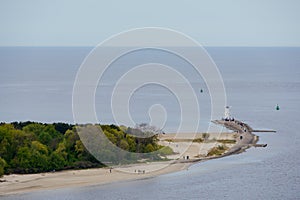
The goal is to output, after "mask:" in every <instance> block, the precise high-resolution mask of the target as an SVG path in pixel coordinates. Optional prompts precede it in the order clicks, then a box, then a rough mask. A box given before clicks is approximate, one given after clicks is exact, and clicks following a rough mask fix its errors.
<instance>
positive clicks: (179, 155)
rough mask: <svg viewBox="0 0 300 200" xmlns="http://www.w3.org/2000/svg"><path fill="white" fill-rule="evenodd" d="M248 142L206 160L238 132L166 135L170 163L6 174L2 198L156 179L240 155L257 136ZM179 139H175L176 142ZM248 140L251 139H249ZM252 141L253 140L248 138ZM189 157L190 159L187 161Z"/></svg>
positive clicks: (239, 142) (162, 139)
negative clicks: (204, 140) (193, 166)
mask: <svg viewBox="0 0 300 200" xmlns="http://www.w3.org/2000/svg"><path fill="white" fill-rule="evenodd" d="M242 134H243V135H244V137H245V138H246V140H237V142H236V143H235V144H226V145H227V146H228V147H229V149H228V150H226V151H225V152H224V153H223V155H221V156H211V157H207V156H206V155H207V152H208V151H209V150H210V149H211V148H213V147H215V146H217V145H220V143H218V142H216V139H218V140H233V139H237V133H235V132H232V133H221V134H219V133H209V137H208V138H207V139H206V140H207V141H206V142H201V143H200V142H191V141H188V138H191V137H192V138H200V137H202V134H200V133H199V134H196V135H195V134H191V135H190V134H188V133H187V134H181V135H185V137H180V138H178V137H176V134H165V135H162V136H161V137H160V143H161V144H162V145H165V146H170V147H171V148H172V149H173V151H174V152H175V153H176V154H174V155H170V156H168V158H169V159H171V160H170V161H161V162H146V163H138V164H132V165H125V166H116V167H113V168H112V169H111V168H97V169H85V170H67V171H60V172H49V173H41V174H26V175H19V174H11V175H6V176H4V177H3V178H1V180H4V182H1V183H0V196H1V195H10V194H18V193H27V192H32V191H37V190H46V189H47V190H49V189H58V188H64V187H79V186H80V187H82V186H89V185H101V184H107V183H113V182H120V181H131V180H137V179H144V178H150V177H155V176H158V175H162V174H167V173H172V172H177V171H180V170H185V169H188V167H189V166H191V165H192V164H193V163H195V162H199V161H204V160H209V159H213V158H217V157H223V156H225V155H231V154H233V153H238V152H240V150H241V148H244V149H245V148H248V147H250V145H249V144H251V143H256V142H257V140H253V137H254V135H253V134H252V133H251V130H249V132H248V131H247V132H244V133H242ZM174 138H176V139H174ZM247 138H248V139H247ZM249 138H250V139H249ZM186 156H189V159H188V160H187V159H186Z"/></svg>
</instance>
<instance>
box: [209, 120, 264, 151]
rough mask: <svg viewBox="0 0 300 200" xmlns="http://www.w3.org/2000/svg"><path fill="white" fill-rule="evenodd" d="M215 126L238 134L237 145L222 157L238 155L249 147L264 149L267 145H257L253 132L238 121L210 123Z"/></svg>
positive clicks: (215, 121) (246, 125)
mask: <svg viewBox="0 0 300 200" xmlns="http://www.w3.org/2000/svg"><path fill="white" fill-rule="evenodd" d="M212 122H213V123H215V124H218V125H221V126H224V127H226V128H227V129H229V130H232V131H234V132H236V133H238V138H237V139H238V142H237V144H236V145H235V146H234V147H232V148H231V149H230V150H229V151H228V152H227V153H225V154H224V156H226V155H229V154H233V153H240V152H243V151H245V150H246V149H247V148H250V147H266V146H267V144H257V142H258V136H256V135H254V134H253V133H252V132H254V130H253V129H252V128H251V127H250V126H249V125H248V124H246V123H244V122H241V121H238V120H234V119H232V120H228V119H223V120H214V121H212Z"/></svg>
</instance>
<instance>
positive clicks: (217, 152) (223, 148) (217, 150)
mask: <svg viewBox="0 0 300 200" xmlns="http://www.w3.org/2000/svg"><path fill="white" fill-rule="evenodd" d="M227 149H228V147H227V146H225V145H218V146H217V147H213V148H212V149H211V150H209V152H208V153H207V156H220V155H222V154H223V153H224V152H225V151H226V150H227Z"/></svg>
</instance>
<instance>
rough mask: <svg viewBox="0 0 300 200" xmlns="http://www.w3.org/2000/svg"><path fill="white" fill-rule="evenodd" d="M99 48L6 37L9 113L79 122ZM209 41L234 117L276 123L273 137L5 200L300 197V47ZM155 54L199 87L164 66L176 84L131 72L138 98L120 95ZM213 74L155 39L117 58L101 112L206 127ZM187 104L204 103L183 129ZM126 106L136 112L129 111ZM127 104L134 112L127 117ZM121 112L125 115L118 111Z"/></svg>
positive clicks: (5, 104)
mask: <svg viewBox="0 0 300 200" xmlns="http://www.w3.org/2000/svg"><path fill="white" fill-rule="evenodd" d="M91 50H92V48H91V47H0V70H1V71H0V72H1V73H0V94H1V97H0V121H2V122H13V121H28V120H30V121H38V122H45V123H52V122H66V123H76V120H74V118H73V114H74V113H73V111H72V108H73V106H74V105H73V104H72V103H74V101H73V99H72V98H73V97H72V94H73V86H74V82H75V80H76V75H77V73H78V71H79V68H80V66H83V65H84V64H83V63H84V61H85V59H86V57H87V56H88V55H89V53H90V51H91ZM189 50H190V49H189ZM205 50H206V51H207V53H208V55H209V56H210V58H211V59H212V61H213V63H214V64H215V66H216V67H217V68H218V70H219V72H220V75H221V77H222V81H223V83H224V87H225V93H226V99H227V100H226V105H229V106H230V111H231V115H232V117H234V118H235V119H239V120H241V121H243V122H245V123H247V124H249V125H250V126H251V127H252V128H253V129H269V130H276V133H255V134H256V135H258V136H259V142H258V143H263V144H267V147H266V148H254V147H253V148H250V149H248V150H247V151H246V152H244V153H241V154H238V155H232V156H228V157H224V158H220V159H215V160H209V161H206V162H201V163H196V164H194V165H192V166H191V167H190V168H189V169H187V170H184V171H179V172H175V173H171V174H165V175H161V176H157V177H153V178H148V179H143V180H136V181H124V182H115V183H111V184H107V185H98V186H97V185H95V186H84V187H76V188H72V187H71V188H62V189H55V190H43V191H36V192H29V193H25V194H17V195H9V196H1V200H12V199H20V200H21V199H22V200H29V199H30V200H40V199H49V200H50V199H51V200H61V199H75V200H76V199H78V200H79V199H86V200H91V199H103V200H105V199H124V200H127V199H128V200H129V199H280V200H281V199H300V148H299V146H300V133H299V129H300V48H298V47H206V48H205ZM190 51H192V50H190ZM146 63H161V64H164V65H168V66H171V68H172V69H176V71H177V72H178V73H180V74H181V75H182V76H184V77H185V79H183V80H186V81H188V82H189V83H190V86H191V88H192V89H193V91H195V92H194V94H195V95H194V96H193V95H192V96H187V95H188V94H187V93H185V92H187V91H190V90H189V88H185V87H187V85H185V84H183V83H182V82H181V81H177V79H172V78H170V77H169V75H170V74H158V75H157V76H158V77H159V78H160V79H161V80H166V81H167V82H168V81H169V82H168V83H169V84H170V85H168V86H166V85H162V84H159V83H158V82H155V83H149V82H147V83H145V84H142V85H140V87H138V88H137V87H133V88H132V85H131V82H128V81H127V82H125V83H124V84H123V85H121V86H122V87H123V90H121V91H127V89H128V88H129V87H131V88H130V89H133V90H132V91H133V92H132V93H131V94H130V98H129V99H127V97H128V95H127V94H125V92H124V94H122V93H121V94H120V95H119V96H117V97H113V94H114V88H115V87H116V86H118V84H119V83H120V82H118V80H120V79H122V78H124V77H125V76H124V74H126V73H128V72H130V70H131V69H132V67H133V66H137V65H140V64H146ZM125 78H126V77H125ZM139 78H140V79H141V77H139ZM141 80H143V77H142V79H141ZM180 80H181V79H180ZM205 80H206V77H202V76H201V74H199V73H198V72H197V71H195V69H194V68H192V67H191V66H190V63H187V62H185V61H183V60H182V59H180V57H178V56H177V57H176V56H174V55H173V54H170V53H168V52H161V51H157V50H151V49H147V50H144V51H141V52H139V51H138V52H134V53H133V54H132V55H131V54H129V55H127V56H125V57H121V58H118V59H117V60H116V61H114V62H113V63H112V64H111V66H110V68H109V69H107V70H106V71H105V73H104V75H103V76H102V79H99V82H98V83H97V84H98V85H97V87H96V90H95V95H94V102H95V105H94V108H95V114H96V116H97V119H98V121H99V123H102V124H112V123H116V124H118V125H122V124H119V123H118V122H119V121H120V122H124V123H125V122H129V123H128V124H126V123H125V124H123V125H126V126H134V124H139V123H149V124H151V125H154V126H157V128H158V129H161V130H163V131H164V132H166V133H169V132H176V131H177V130H178V129H179V128H181V129H180V130H181V131H186V132H190V131H192V130H190V129H188V128H187V127H189V125H191V126H192V125H194V124H195V123H196V124H197V125H198V126H197V131H198V132H205V131H207V130H208V128H209V127H210V126H212V127H214V125H212V123H211V122H210V121H211V120H213V119H212V118H211V116H212V115H211V113H212V108H213V106H214V105H213V103H212V101H211V97H212V95H211V94H210V92H211V90H209V89H208V88H209V87H208V86H207V85H206V81H205ZM126 84H128V85H126ZM126 87H127V89H126ZM124 88H125V89H124ZM170 88H172V89H170ZM128 91H129V90H128ZM178 91H180V93H181V94H177V93H176V92H178ZM182 94H184V95H183V96H187V97H186V98H185V99H184V100H181V99H180V98H179V97H180V95H182ZM122 95H123V96H122ZM123 97H124V101H120V105H119V104H117V105H115V107H114V108H115V109H116V110H114V112H115V113H114V112H112V110H113V106H112V103H111V102H112V101H111V99H112V98H117V100H120V99H122V98H123ZM190 98H195V99H196V100H197V102H198V104H199V107H196V108H195V107H193V106H192V105H193V104H192V103H190V104H189V99H190ZM182 101H184V102H185V103H182ZM115 102H117V103H118V102H119V101H115ZM186 102H188V103H186ZM186 105H190V107H189V106H188V107H187V108H185V109H186V111H187V113H188V112H192V111H194V110H195V109H196V110H198V109H199V113H200V119H199V121H198V120H196V119H194V116H193V117H192V116H191V117H190V118H189V116H188V115H184V117H186V118H187V119H184V120H185V122H187V124H186V125H187V126H185V127H183V129H182V127H181V121H182V120H183V119H182V117H183V115H182V111H183V110H182V108H181V106H186ZM277 105H278V106H279V108H280V109H279V110H277V109H276V106H277ZM124 107H125V108H126V109H125V110H126V111H128V112H124V113H122V112H123V111H124ZM122 108H123V109H122ZM118 109H120V113H121V114H120V113H118ZM121 111H122V112H121ZM128 113H130V115H131V119H130V120H131V121H130V120H129V121H126V120H124V121H122V119H124V117H126V116H127V114H128ZM116 115H120V116H117V117H118V119H119V121H118V120H116V119H115V117H116ZM221 117H223V116H222V115H220V116H219V118H221ZM88 122H90V121H87V123H88ZM130 122H131V124H130ZM189 123H190V124H189ZM184 128H185V129H184ZM212 130H218V128H217V127H215V129H212ZM99 182H101V180H99Z"/></svg>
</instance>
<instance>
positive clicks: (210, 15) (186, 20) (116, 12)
mask: <svg viewBox="0 0 300 200" xmlns="http://www.w3.org/2000/svg"><path fill="white" fill-rule="evenodd" d="M299 10H300V1H299V0H206V1H205V0H186V1H182V0H181V1H179V0H178V1H177V0H151V1H146V0H144V1H143V0H126V1H121V0H119V1H116V0H109V1H102V0H85V1H79V0H78V1H76V0H51V1H49V0H26V1H23V0H0V46H95V45H97V44H98V43H100V42H102V41H103V40H105V39H107V38H108V37H110V36H112V35H114V34H117V33H119V32H122V31H126V30H129V29H133V28H142V27H163V28H169V29H174V30H176V31H180V32H182V33H185V34H187V35H188V36H190V37H192V38H193V39H195V40H196V41H198V42H199V43H200V44H202V45H204V46H300V26H299V24H300V23H299V21H300V12H299Z"/></svg>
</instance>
